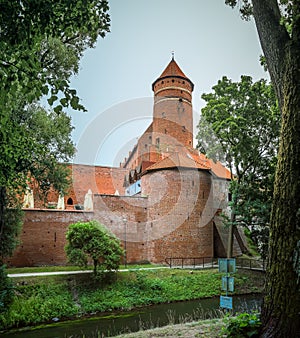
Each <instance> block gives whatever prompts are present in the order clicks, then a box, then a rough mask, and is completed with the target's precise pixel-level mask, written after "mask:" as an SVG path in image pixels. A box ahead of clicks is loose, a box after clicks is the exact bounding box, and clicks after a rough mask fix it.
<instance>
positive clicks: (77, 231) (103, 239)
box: [65, 221, 123, 275]
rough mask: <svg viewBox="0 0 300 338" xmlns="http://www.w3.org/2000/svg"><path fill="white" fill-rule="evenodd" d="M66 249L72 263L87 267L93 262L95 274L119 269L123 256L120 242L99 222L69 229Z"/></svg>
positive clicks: (74, 225)
mask: <svg viewBox="0 0 300 338" xmlns="http://www.w3.org/2000/svg"><path fill="white" fill-rule="evenodd" d="M66 238H67V241H68V244H67V245H66V247H65V250H66V254H67V256H68V259H69V261H70V262H71V263H73V264H76V265H78V266H82V267H84V266H87V264H88V262H89V261H90V260H92V261H93V265H94V274H95V275H97V273H98V272H99V270H100V271H101V272H104V271H112V270H117V269H118V268H119V264H120V260H121V258H122V256H123V249H122V248H121V244H120V241H119V240H118V239H117V238H116V237H115V236H114V235H113V234H112V233H110V232H109V231H108V229H107V228H106V227H105V226H104V225H102V224H100V223H99V222H97V221H90V222H78V223H74V224H71V225H70V226H69V228H68V231H67V234H66Z"/></svg>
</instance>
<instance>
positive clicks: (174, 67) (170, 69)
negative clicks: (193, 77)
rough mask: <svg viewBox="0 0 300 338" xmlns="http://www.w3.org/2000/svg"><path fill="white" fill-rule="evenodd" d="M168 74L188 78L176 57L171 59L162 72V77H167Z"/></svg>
mask: <svg viewBox="0 0 300 338" xmlns="http://www.w3.org/2000/svg"><path fill="white" fill-rule="evenodd" d="M166 76H182V77H185V78H187V76H186V75H185V74H184V72H183V71H182V70H181V69H180V67H179V66H178V64H177V63H176V61H175V60H174V59H172V60H171V61H170V63H169V64H168V65H167V67H166V68H165V70H164V71H163V72H162V74H161V76H160V78H161V77H166Z"/></svg>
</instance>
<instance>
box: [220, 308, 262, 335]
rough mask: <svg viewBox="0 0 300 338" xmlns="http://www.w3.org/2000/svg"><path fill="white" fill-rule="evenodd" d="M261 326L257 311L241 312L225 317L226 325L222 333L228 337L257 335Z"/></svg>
mask: <svg viewBox="0 0 300 338" xmlns="http://www.w3.org/2000/svg"><path fill="white" fill-rule="evenodd" d="M260 326H261V322H260V317H259V314H258V313H250V314H249V313H241V314H239V315H238V316H236V317H229V318H227V325H226V327H225V328H222V333H223V334H225V335H226V337H229V338H244V337H253V338H254V337H259V329H260Z"/></svg>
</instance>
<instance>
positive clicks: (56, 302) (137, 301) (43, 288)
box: [0, 269, 264, 329]
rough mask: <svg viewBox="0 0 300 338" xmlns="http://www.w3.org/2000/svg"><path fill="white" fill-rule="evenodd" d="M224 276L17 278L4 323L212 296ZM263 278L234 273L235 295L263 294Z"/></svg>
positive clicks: (156, 273) (163, 273)
mask: <svg viewBox="0 0 300 338" xmlns="http://www.w3.org/2000/svg"><path fill="white" fill-rule="evenodd" d="M221 276H222V274H220V273H218V272H217V270H198V271H193V272H191V271H187V270H173V269H159V270H143V271H136V270H135V271H128V272H118V273H117V274H115V275H113V276H110V278H108V279H106V280H104V281H95V280H93V279H92V278H91V275H90V274H88V275H87V274H82V275H69V276H49V277H34V278H33V277H27V278H17V279H14V282H15V285H16V289H15V300H14V303H13V304H12V306H11V308H10V310H9V311H8V312H7V313H5V314H4V315H0V327H1V329H8V328H12V327H23V326H28V325H36V324H38V323H43V322H51V321H52V319H53V318H59V319H60V320H63V319H67V318H74V317H81V316H86V315H90V314H95V313H99V312H111V311H114V310H124V311H126V310H130V309H132V308H135V307H139V306H144V305H149V304H156V303H164V302H171V301H181V300H190V299H197V298H205V297H213V296H217V295H220V293H221V290H220V288H221ZM263 278H264V275H263V274H262V273H260V272H253V271H252V272H250V271H239V272H238V273H237V274H235V289H236V292H235V293H236V294H244V293H253V292H261V291H262V287H263Z"/></svg>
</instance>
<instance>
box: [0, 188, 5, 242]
mask: <svg viewBox="0 0 300 338" xmlns="http://www.w3.org/2000/svg"><path fill="white" fill-rule="evenodd" d="M5 207H6V189H5V187H0V240H1V239H2V233H3V229H4V213H5Z"/></svg>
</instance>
